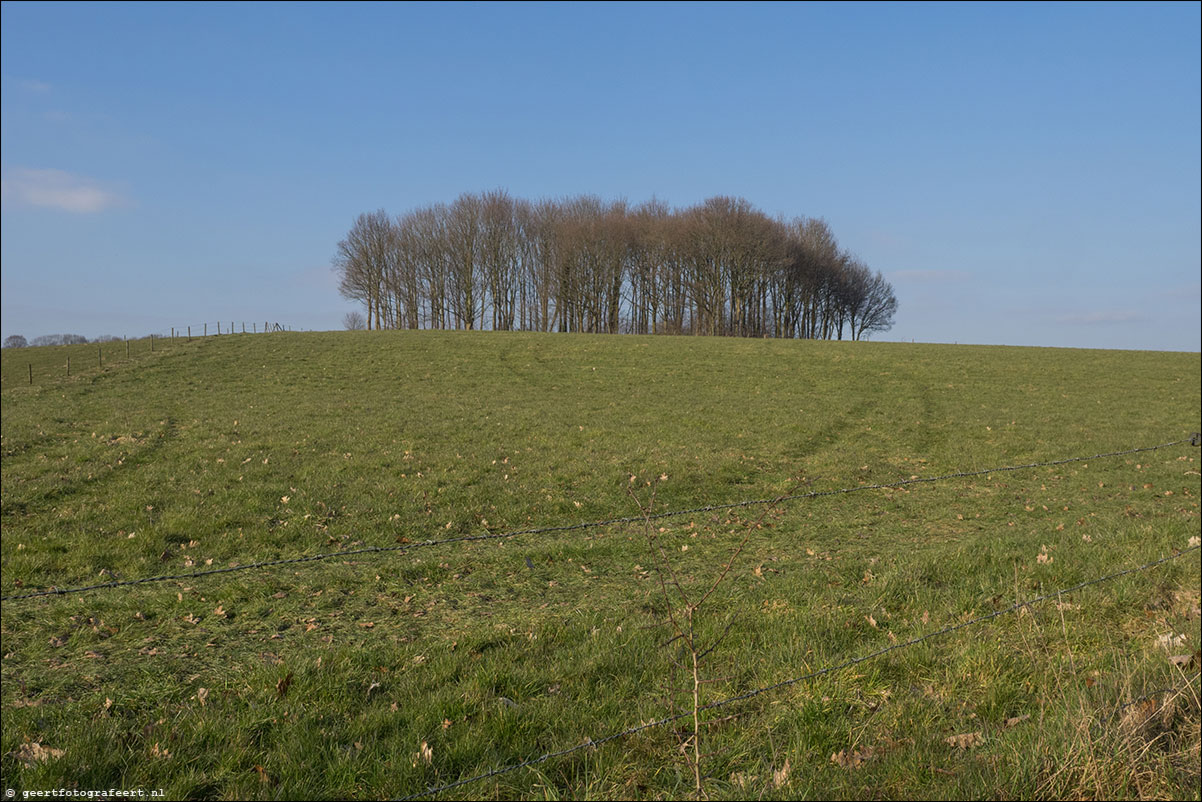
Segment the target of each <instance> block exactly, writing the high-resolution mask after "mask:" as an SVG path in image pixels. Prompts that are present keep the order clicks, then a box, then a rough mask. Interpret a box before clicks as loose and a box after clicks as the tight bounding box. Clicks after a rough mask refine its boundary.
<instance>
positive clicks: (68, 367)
mask: <svg viewBox="0 0 1202 802" xmlns="http://www.w3.org/2000/svg"><path fill="white" fill-rule="evenodd" d="M67 375H68V376H70V375H71V357H67Z"/></svg>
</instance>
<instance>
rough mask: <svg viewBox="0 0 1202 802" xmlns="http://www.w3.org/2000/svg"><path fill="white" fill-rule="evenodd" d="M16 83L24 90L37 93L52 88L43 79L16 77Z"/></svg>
mask: <svg viewBox="0 0 1202 802" xmlns="http://www.w3.org/2000/svg"><path fill="white" fill-rule="evenodd" d="M16 83H17V86H18V87H20V88H21V89H24V90H25V91H26V92H35V93H37V94H41V93H43V92H49V91H50V90H51V88H52V87H51V86H50V84H48V83H46V82H45V81H39V80H37V79H35V78H18V79H17V82H16Z"/></svg>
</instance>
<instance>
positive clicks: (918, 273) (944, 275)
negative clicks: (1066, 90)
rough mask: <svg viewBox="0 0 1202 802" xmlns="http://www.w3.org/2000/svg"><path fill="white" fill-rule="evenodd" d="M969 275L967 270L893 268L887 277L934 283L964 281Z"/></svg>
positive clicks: (897, 279) (895, 279)
mask: <svg viewBox="0 0 1202 802" xmlns="http://www.w3.org/2000/svg"><path fill="white" fill-rule="evenodd" d="M969 275H970V274H969V272H968V271H967V270H894V271H893V272H891V273H890V274H889V278H891V279H893V280H894V281H909V282H914V283H920V282H921V283H927V284H934V283H949V282H953V281H964V280H966V279H967V278H968V277H969Z"/></svg>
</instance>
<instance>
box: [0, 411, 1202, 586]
mask: <svg viewBox="0 0 1202 802" xmlns="http://www.w3.org/2000/svg"><path fill="white" fill-rule="evenodd" d="M1199 442H1202V434H1199V433H1195V434H1194V435H1192V436H1191V437H1189V438H1183V439H1181V440H1173V441H1171V442H1168V443H1161V444H1159V445H1153V446H1142V447H1139V448H1129V449H1125V450H1122V451H1109V452H1104V453H1100V454H1093V455H1090V456H1085V457H1068V458H1064V459H1056V460H1047V461H1044V462H1029V463H1024V464H1021V465H1004V466H1001V467H995V468H986V469H983V470H974V471H956V472H953V473H945V474H940V475H938V476H925V477H913V478H909V479H900V480H898V481H896V482H883V483H878V484H866V485H857V486H855V487H844V488H839V489H837V490H815V491H811V492H808V493H794V494H791V495H784V496H777V497H775V498H767V499H765V498H761V499H749V500H745V501H736V502H730V503H724V504H707V505H704V506H700V507H690V508H688V509H681V510H669V511H665V512H658V513H651V514H649V515H626V516H617V517H612V518H606V519H604V520H598V521H586V522H583V523H576V524H562V525H554V526H543V527H535V528H531V529H517V530H513V531H509V532H490V533H487V534H482V535H461V536H458V537H450V538H441V539H437V540H434V539H431V540H419V541H414V542H411V543H405V544H401V545H396V546H364V547H362V548H355V549H342V550H339V551H329V552H321V553H319V554H309V555H304V556H299V557H286V558H283V559H278V560H263V561H259V562H252V563H247V564H245V565H231V566H227V567H224V568H210V569H206V570H204V571H190V572H187V573H175V574H159V575H157V576H147V577H140V578H138V579H124V580H115V581H112V582H102V583H98V584H95V585H83V586H78V587H66V588H59V587H50V588H48V589H45V590H39V591H33V592H29V593H22V594H11V595H8V596H0V601H22V600H25V599H34V598H38V597H42V596H65V595H69V594H73V593H86V592H89V591H96V590H108V589H112V588H121V587H129V586H133V585H146V584H151V583H157V582H170V581H174V580H184V581H191V580H195V579H201V578H204V577H209V576H217V575H220V574H232V573H237V572H241V571H253V570H260V569H264V568H277V567H280V566H285V565H301V564H305V563H314V562H320V561H322V560H331V559H339V558H345V557H356V556H363V555H369V554H391V553H404V552H408V551H412V550H416V549H420V548H429V547H433V546H445V545H451V544H455V543H474V542H480V541H486V540H508V539H512V538H517V537H522V536H527V535H545V534H552V533H562V532H576V531H581V530H585V529H596V528H600V527H605V526H613V525H620V524H629V523H641V522H644V521H652V520H663V519H665V518H674V517H680V516H684V515H697V514H700V513H704V512H720V511H723V510H734V509H744V508H748V507H759V506H767V505H772V504H783V503H786V502H790V501H802V500H808V499H816V498H825V497H830V496H838V495H845V494H848V493H859V492H863V491H867V490H891V489H896V488H899V487H906V486H909V485H917V484H929V483H932V482H940V481H946V480H949V479H964V478H972V477H977V476H989V475H992V474H995V473H1007V472H1012V471H1021V470H1029V469H1033V468H1046V467H1055V466H1058V465H1069V464H1072V463H1077V462H1088V461H1090V460H1097V459H1107V458H1113V457H1123V456H1130V455H1133V454H1142V453H1145V452H1149V451H1159V450H1162V449H1166V448H1173V447H1175V446H1180V445H1185V444H1190V445H1194V446H1197V445H1198V444H1199Z"/></svg>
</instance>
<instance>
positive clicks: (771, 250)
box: [333, 190, 897, 340]
mask: <svg viewBox="0 0 1202 802" xmlns="http://www.w3.org/2000/svg"><path fill="white" fill-rule="evenodd" d="M333 266H334V270H335V272H336V273H337V275H338V279H339V290H340V292H341V293H342V295H343V297H345V298H347V299H348V300H353V301H358V302H359V303H362V304H363V306H364V311H365V315H364V317H363V321H364V324H365V325H366V327H367V328H369V329H421V328H431V329H491V330H494V331H506V330H517V329H520V330H526V331H560V332H594V333H636V334H661V333H663V334H694V335H715V336H719V335H721V336H734V337H794V338H806V339H844V338H845V337H846V338H848V339H852V340H859V339H861V338H863V337H864V336H865V335H869V334H872V333H873V332H880V331H887V330H888V329H889V328H891V327H892V325H893V316H894V314H895V312H896V310H897V299H896V297H895V296H894V294H893V287H892V286H891V285H890V284H889V282H888V281H886V280H885V279H884V277H883V276H882V275H881V274H880V272H876V273H874V272H873V271H872V270H871V269H870V268H869V267H868V266H867V265H865V264H864V263H863V262H862V261H861V260H860V259H858V258H857V257H855V256H854V255H852V254H850V253H848V252H847V251H845V250H843V249H842V248H840V247H839V244H838V242H837V241H836V239H835V236H834V234H833V233H832V232H831V230H830V227H829V226H828V225H827V223H826V222H825V221H824V220H821V219H813V218H799V219H794V220H783V219H777V218H771V217H769V216H767V215H766V214H764V213H763V212H762V211H760V210H759V209H756V208H755V207H754V206H752V204H751V203H749V202H748V201H746V200H744V199H743V198H729V197H714V198H710V199H708V200H706V201H704V202H702V203H700V204H698V205H696V206H693V207H689V208H686V209H679V210H674V209H670V208H669V207H668V206H667V205H666V204H664V203H663V202H661V201H658V200H651V201H648V202H646V203H643V204H640V205H637V206H631V205H629V204H628V203H626V202H625V201H617V202H607V201H603V200H601V199H600V198H597V197H595V196H591V195H583V196H578V197H574V198H566V199H562V200H544V201H539V202H537V203H532V202H530V201H526V200H522V199H520V198H513V197H511V196H510V195H509V194H508V193H507V192H505V191H504V190H496V191H493V192H486V193H483V194H478V195H477V194H463V195H461V196H459V197H458V198H457V199H456V200H455V201H454V202H453V203H451V204H449V205H444V204H434V205H431V206H425V207H421V208H418V209H414V210H412V211H409V212H407V213H405V214H403V215H400V216H399V217H396V218H393V217H390V216H389V215H388V214H387V213H386V212H385V211H384V210H383V209H381V210H378V211H376V212H372V213H369V214H361V215H359V217H358V219H357V220H356V221H355V223H354V225H352V226H351V229H350V231H349V232H348V233H347V235H346V238H345V239H343V240H342V241H340V242H339V243H338V246H337V249H336V253H335V256H334V259H333ZM348 327H349V325H348Z"/></svg>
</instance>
